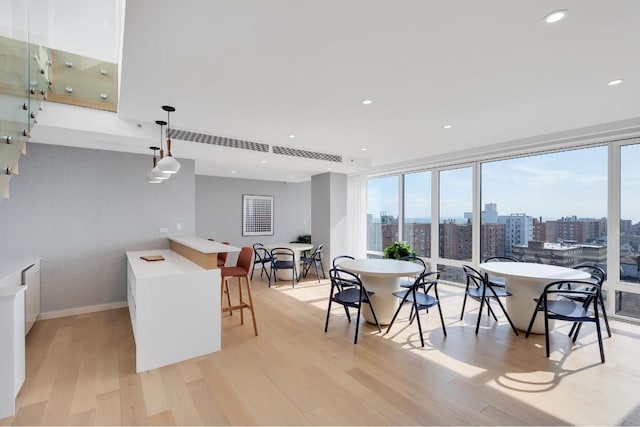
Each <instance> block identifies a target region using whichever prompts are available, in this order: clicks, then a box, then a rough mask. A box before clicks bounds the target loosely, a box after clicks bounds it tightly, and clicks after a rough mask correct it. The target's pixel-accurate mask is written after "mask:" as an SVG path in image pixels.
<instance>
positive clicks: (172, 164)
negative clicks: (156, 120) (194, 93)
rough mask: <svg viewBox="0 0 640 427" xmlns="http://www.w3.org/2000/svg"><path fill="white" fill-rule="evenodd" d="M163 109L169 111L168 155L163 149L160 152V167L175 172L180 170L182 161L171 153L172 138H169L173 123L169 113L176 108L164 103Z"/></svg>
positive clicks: (164, 171)
mask: <svg viewBox="0 0 640 427" xmlns="http://www.w3.org/2000/svg"><path fill="white" fill-rule="evenodd" d="M162 109H163V110H164V111H166V112H167V155H166V156H163V153H162V151H161V152H160V157H161V159H160V161H159V162H158V167H159V168H160V170H161V171H162V172H163V173H168V174H174V173H177V172H178V171H179V170H180V162H178V161H177V160H176V159H175V158H174V157H173V156H172V155H171V138H169V126H170V125H169V123H171V120H170V118H169V115H170V113H172V112H174V111H176V109H175V108H173V107H172V106H170V105H163V106H162Z"/></svg>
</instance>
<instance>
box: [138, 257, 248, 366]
mask: <svg viewBox="0 0 640 427" xmlns="http://www.w3.org/2000/svg"><path fill="white" fill-rule="evenodd" d="M220 246H222V245H220ZM224 246H226V249H228V250H229V251H231V252H233V251H235V250H237V248H234V247H233V246H227V245H224ZM217 249H218V248H217V247H216V250H217ZM154 255H155V256H158V255H159V256H161V257H162V258H163V260H160V261H146V260H144V259H142V258H141V257H143V256H144V257H149V256H154ZM126 256H127V302H128V304H129V314H130V316H131V325H132V329H133V335H134V339H135V343H136V372H144V371H148V370H150V369H155V368H158V367H161V366H165V365H169V364H171V363H176V362H180V361H182V360H186V359H191V358H193V357H197V356H201V355H204V354H208V353H213V352H216V351H219V350H220V345H221V344H220V335H221V331H220V316H221V313H220V280H221V277H220V270H219V269H218V268H211V269H207V268H205V267H202V266H200V265H198V264H196V263H194V262H192V261H190V260H189V259H187V258H185V257H184V256H182V255H180V254H178V253H176V252H174V251H172V250H169V249H162V250H159V249H155V250H145V251H133V252H127V254H126Z"/></svg>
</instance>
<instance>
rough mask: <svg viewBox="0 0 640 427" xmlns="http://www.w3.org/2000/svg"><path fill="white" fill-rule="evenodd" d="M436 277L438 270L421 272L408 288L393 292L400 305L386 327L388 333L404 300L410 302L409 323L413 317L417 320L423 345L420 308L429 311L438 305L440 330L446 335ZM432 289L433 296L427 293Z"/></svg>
mask: <svg viewBox="0 0 640 427" xmlns="http://www.w3.org/2000/svg"><path fill="white" fill-rule="evenodd" d="M438 279H440V272H439V271H431V272H429V273H422V274H421V275H420V276H418V278H416V280H415V281H414V282H413V285H412V286H411V287H410V288H408V289H403V290H401V291H399V292H394V293H393V295H395V296H396V297H398V298H401V301H400V305H398V309H397V310H396V312H395V314H394V315H393V318H392V319H391V323H389V326H388V327H387V332H386V333H385V334H388V333H389V331H390V330H391V326H393V322H395V321H396V318H397V317H398V314H399V313H400V310H401V309H402V306H403V305H404V303H405V302H406V301H408V302H410V303H411V313H410V314H409V319H410V321H409V324H411V323H413V321H414V319H417V320H418V332H419V333H420V343H421V344H422V347H424V336H423V335H422V324H421V323H420V310H425V311H427V312H429V309H430V308H431V307H435V306H437V307H438V313H439V314H440V323H441V324H442V332H443V333H444V336H445V337H446V336H447V328H446V327H445V325H444V317H443V316H442V309H441V308H440V297H439V296H438ZM431 289H433V294H434V296H431V295H429V291H431Z"/></svg>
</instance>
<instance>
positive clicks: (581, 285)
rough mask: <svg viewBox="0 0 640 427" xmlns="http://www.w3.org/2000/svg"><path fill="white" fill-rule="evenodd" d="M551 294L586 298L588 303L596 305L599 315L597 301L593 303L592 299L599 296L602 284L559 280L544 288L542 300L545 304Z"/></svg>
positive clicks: (587, 281)
mask: <svg viewBox="0 0 640 427" xmlns="http://www.w3.org/2000/svg"><path fill="white" fill-rule="evenodd" d="M565 286H567V287H568V289H567V288H564V287H565ZM549 294H561V295H563V296H569V295H572V294H574V295H576V296H581V297H584V299H586V300H587V301H588V303H591V302H593V303H594V309H595V311H596V313H597V304H596V302H597V301H592V300H591V298H596V297H598V296H599V294H600V284H599V283H595V282H593V281H590V280H559V281H555V282H552V283H549V284H548V285H546V286H545V287H544V290H543V291H542V293H541V294H540V300H542V301H543V302H545V301H546V300H547V295H549Z"/></svg>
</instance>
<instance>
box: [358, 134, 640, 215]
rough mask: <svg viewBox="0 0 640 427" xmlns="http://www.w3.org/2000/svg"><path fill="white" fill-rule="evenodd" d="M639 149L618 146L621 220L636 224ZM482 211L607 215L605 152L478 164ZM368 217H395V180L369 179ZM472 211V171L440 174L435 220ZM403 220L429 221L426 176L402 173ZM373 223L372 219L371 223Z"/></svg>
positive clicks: (585, 151) (580, 151)
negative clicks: (486, 208) (495, 208)
mask: <svg viewBox="0 0 640 427" xmlns="http://www.w3.org/2000/svg"><path fill="white" fill-rule="evenodd" d="M639 163H640V149H638V147H637V146H629V147H623V150H622V157H621V168H622V173H623V182H622V183H621V184H622V185H621V193H622V197H621V200H622V203H621V218H622V219H629V220H631V221H632V222H633V223H634V224H635V223H637V222H639V221H640V201H638V200H637V197H634V195H635V192H636V191H637V190H636V189H637V188H638V185H640V170H639V169H638V168H637V167H636V165H637V164H639ZM481 174H482V186H481V209H484V206H485V204H487V203H496V204H497V205H498V212H499V214H500V215H510V214H512V213H525V214H527V215H528V216H532V217H534V218H540V217H542V219H543V221H548V220H559V219H561V218H563V217H572V216H576V217H577V218H595V219H600V218H606V217H607V148H606V147H591V148H586V149H576V150H570V151H563V152H557V153H549V154H542V155H536V156H528V157H521V158H515V159H508V160H499V161H492V162H485V163H482V165H481ZM368 201H369V202H368V206H367V213H369V214H371V215H372V217H373V218H378V217H379V215H380V214H381V212H384V213H386V214H387V215H391V216H394V217H397V216H398V178H397V177H396V176H392V177H383V178H377V179H371V180H369V185H368ZM471 211H472V168H471V167H463V168H457V169H449V170H445V171H442V172H441V175H440V219H441V222H442V221H443V220H445V219H451V218H454V219H457V220H458V221H457V222H459V220H461V219H463V218H464V214H465V212H471ZM404 216H405V218H414V219H416V220H418V219H420V221H416V222H429V221H430V217H431V172H429V171H426V172H416V173H411V174H406V175H405V200H404ZM374 221H375V219H374Z"/></svg>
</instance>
